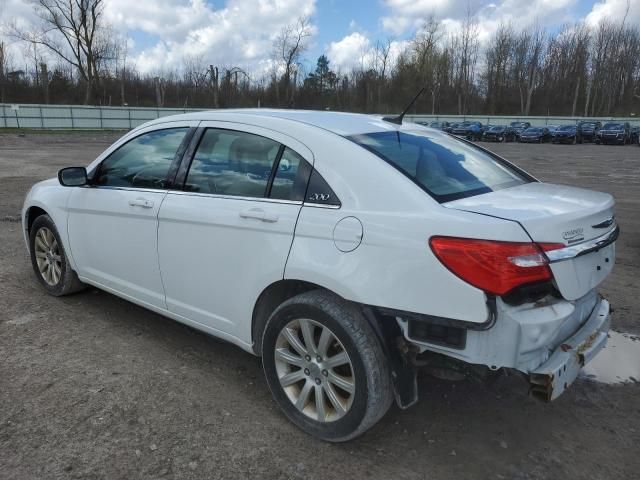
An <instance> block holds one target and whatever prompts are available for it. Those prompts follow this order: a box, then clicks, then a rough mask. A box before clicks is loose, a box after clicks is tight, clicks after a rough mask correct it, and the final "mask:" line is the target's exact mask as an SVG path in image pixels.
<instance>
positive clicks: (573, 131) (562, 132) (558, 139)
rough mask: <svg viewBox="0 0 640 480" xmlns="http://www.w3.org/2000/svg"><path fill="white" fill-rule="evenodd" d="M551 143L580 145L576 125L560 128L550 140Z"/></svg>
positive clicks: (578, 131)
mask: <svg viewBox="0 0 640 480" xmlns="http://www.w3.org/2000/svg"><path fill="white" fill-rule="evenodd" d="M551 141H552V143H572V144H576V143H582V137H581V136H580V130H578V127H577V126H576V125H562V126H560V127H559V128H558V129H557V130H556V132H555V134H554V135H553V137H552V139H551Z"/></svg>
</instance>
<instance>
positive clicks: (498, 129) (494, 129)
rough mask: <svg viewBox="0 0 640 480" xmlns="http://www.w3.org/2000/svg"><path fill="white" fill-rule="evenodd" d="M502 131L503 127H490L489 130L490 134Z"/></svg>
mask: <svg viewBox="0 0 640 480" xmlns="http://www.w3.org/2000/svg"><path fill="white" fill-rule="evenodd" d="M503 130H504V127H501V126H497V127H491V128H490V129H489V131H490V132H502V131H503Z"/></svg>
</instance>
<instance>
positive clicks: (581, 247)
mask: <svg viewBox="0 0 640 480" xmlns="http://www.w3.org/2000/svg"><path fill="white" fill-rule="evenodd" d="M619 235H620V227H618V225H616V226H615V227H614V228H613V230H611V231H610V232H608V233H605V234H604V235H601V236H599V237H596V238H594V239H591V240H587V241H586V242H582V243H578V244H576V245H570V246H568V247H565V248H561V249H558V250H550V251H548V252H545V254H546V255H547V258H548V259H549V263H555V262H562V261H564V260H571V259H572V258H576V257H579V256H581V255H586V254H587V253H591V252H595V251H596V250H600V249H601V248H604V247H606V246H607V245H611V244H612V243H613V242H615V241H616V240H617V239H618V236H619Z"/></svg>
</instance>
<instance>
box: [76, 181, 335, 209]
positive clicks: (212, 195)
mask: <svg viewBox="0 0 640 480" xmlns="http://www.w3.org/2000/svg"><path fill="white" fill-rule="evenodd" d="M82 188H95V189H99V190H123V191H126V192H143V193H144V192H154V193H168V194H174V195H187V196H191V197H210V198H220V199H224V200H245V201H247V200H249V201H253V202H266V203H282V204H285V205H304V206H305V207H313V208H330V209H334V210H337V209H339V208H340V207H341V206H340V205H323V204H321V203H313V202H303V201H301V200H283V199H280V198H267V197H242V196H239V195H221V194H218V193H199V192H185V191H184V190H171V189H167V188H158V189H155V188H136V187H112V186H109V185H101V186H87V187H82Z"/></svg>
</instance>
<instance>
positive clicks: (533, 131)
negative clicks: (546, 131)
mask: <svg viewBox="0 0 640 480" xmlns="http://www.w3.org/2000/svg"><path fill="white" fill-rule="evenodd" d="M524 133H542V129H541V128H527V129H526V130H525V131H524Z"/></svg>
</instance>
